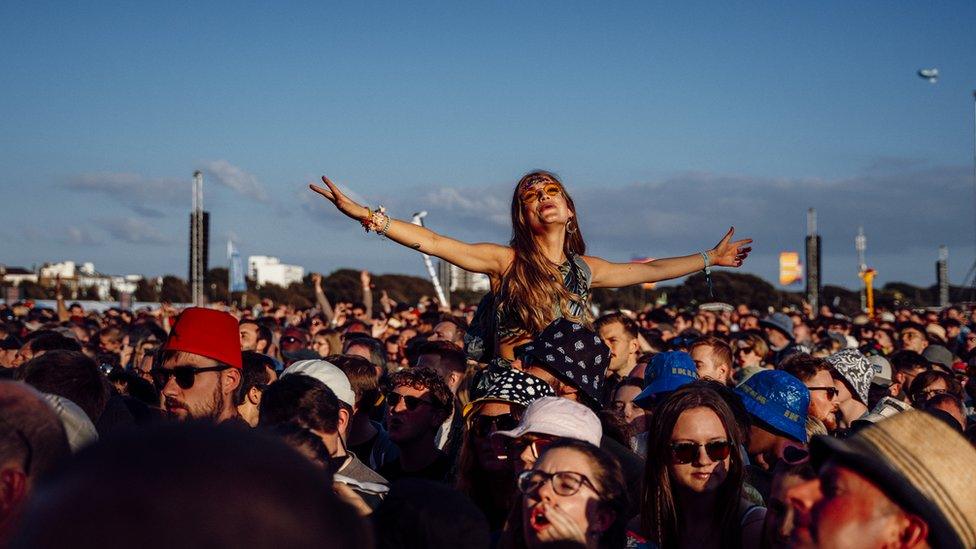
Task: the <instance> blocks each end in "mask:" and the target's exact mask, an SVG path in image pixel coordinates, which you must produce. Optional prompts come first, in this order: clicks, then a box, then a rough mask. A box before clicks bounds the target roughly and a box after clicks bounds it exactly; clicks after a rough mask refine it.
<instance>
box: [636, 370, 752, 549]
mask: <svg viewBox="0 0 976 549" xmlns="http://www.w3.org/2000/svg"><path fill="white" fill-rule="evenodd" d="M741 441H742V433H741V432H740V429H739V426H738V423H737V422H736V419H735V415H734V413H733V411H732V409H731V408H730V407H729V405H728V404H727V403H726V402H725V400H724V399H723V398H722V397H721V396H720V395H719V394H718V393H717V392H716V391H715V390H713V389H711V388H709V387H707V386H703V385H700V384H693V385H688V386H685V387H682V388H680V389H678V390H677V391H675V392H674V393H672V394H671V395H669V396H668V397H667V398H666V399H665V400H664V402H662V403H661V404H660V405H659V406H658V408H656V409H655V413H654V416H653V419H652V421H651V429H650V436H649V440H648V453H647V464H646V468H645V475H644V486H643V497H642V501H641V530H642V534H644V535H647V536H648V540H649V545H650V546H652V547H661V548H670V547H695V548H707V547H758V546H759V543H760V539H761V536H762V524H763V520H764V517H765V509H764V508H762V507H759V506H756V505H752V504H750V503H748V501H747V500H746V499H745V498H744V497H743V486H744V466H743V460H742V454H741V452H740V451H739V445H740V443H741Z"/></svg>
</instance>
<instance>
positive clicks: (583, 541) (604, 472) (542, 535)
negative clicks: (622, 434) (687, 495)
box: [499, 439, 627, 549]
mask: <svg viewBox="0 0 976 549" xmlns="http://www.w3.org/2000/svg"><path fill="white" fill-rule="evenodd" d="M518 490H519V492H520V493H521V495H522V497H521V499H520V500H519V501H518V502H517V503H516V505H515V506H514V507H513V509H512V513H511V515H510V516H509V521H508V523H507V524H506V525H505V532H504V535H503V537H502V541H501V543H500V544H499V547H503V548H522V547H539V546H543V545H546V544H551V543H564V544H566V546H570V544H572V546H582V547H586V548H588V549H595V548H599V547H607V548H610V547H612V548H619V547H624V543H625V539H626V523H627V516H626V512H627V511H626V510H627V491H626V489H625V487H624V479H623V473H621V471H620V464H619V463H617V460H616V459H615V458H614V457H613V456H611V455H610V454H608V453H607V452H605V451H603V450H601V449H600V448H598V447H596V446H594V445H592V444H590V443H588V442H583V441H579V440H572V439H565V440H560V441H557V442H555V443H553V444H552V445H551V446H549V447H548V448H546V450H545V451H544V452H543V453H542V455H541V456H540V457H539V460H538V461H537V462H536V464H535V466H534V467H533V468H532V469H529V470H528V471H523V472H522V473H521V474H520V475H519V477H518Z"/></svg>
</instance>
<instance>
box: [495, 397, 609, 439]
mask: <svg viewBox="0 0 976 549" xmlns="http://www.w3.org/2000/svg"><path fill="white" fill-rule="evenodd" d="M526 433H538V434H540V435H550V436H554V437H560V438H572V439H576V440H582V441H584V442H589V443H590V444H592V445H594V446H600V439H601V438H603V427H602V426H601V425H600V418H598V417H597V415H596V414H595V413H593V410H590V409H589V408H587V407H586V406H584V405H582V404H580V403H578V402H573V401H572V400H568V399H565V398H560V397H542V398H540V399H539V400H536V401H534V402H533V403H532V404H529V407H528V408H526V409H525V414H524V415H523V416H522V421H521V422H519V424H518V426H517V427H515V428H514V429H512V430H509V431H497V432H495V433H493V434H492V436H493V437H509V438H519V437H520V436H522V435H524V434H526Z"/></svg>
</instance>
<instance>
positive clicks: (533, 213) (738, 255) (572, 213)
mask: <svg viewBox="0 0 976 549" xmlns="http://www.w3.org/2000/svg"><path fill="white" fill-rule="evenodd" d="M322 181H323V183H325V186H326V187H325V188H323V187H319V186H316V185H310V188H311V189H312V190H313V191H315V192H317V193H319V194H320V195H322V196H323V197H325V198H326V199H328V200H329V201H330V202H332V204H334V205H335V206H336V208H338V209H339V211H341V212H342V213H344V214H345V215H347V216H349V217H351V218H352V219H355V220H356V221H359V222H360V223H361V224H362V225H363V228H365V229H366V231H367V232H368V231H374V232H376V233H378V234H380V235H383V236H386V237H388V238H389V239H391V240H393V241H394V242H397V243H399V244H402V245H404V246H408V247H410V248H413V249H415V250H417V251H420V252H423V253H426V254H429V255H433V256H435V257H439V258H441V259H444V260H446V261H448V262H449V263H452V264H454V265H457V266H458V267H461V268H462V269H465V270H467V271H472V272H477V273H484V274H487V275H488V276H489V277H490V279H491V288H492V296H493V300H492V298H488V300H489V301H492V307H493V308H494V311H492V312H493V315H494V322H490V323H487V324H486V326H489V325H494V332H495V333H492V334H484V336H485V338H486V339H484V341H485V346H486V347H488V348H485V349H484V352H485V354H484V355H482V356H483V357H485V358H487V357H488V355H492V356H497V357H500V358H501V359H504V360H507V361H512V360H514V359H515V353H514V349H515V347H517V346H519V345H522V344H524V343H527V342H529V341H530V340H531V339H532V337H533V336H534V335H537V334H538V333H540V332H541V331H542V330H543V328H545V327H546V326H548V325H549V324H550V323H552V321H553V320H555V319H556V318H559V317H567V318H570V319H574V320H576V321H585V322H588V321H589V320H591V319H590V318H589V309H588V307H587V304H588V301H589V292H590V288H607V287H609V288H617V287H623V286H630V285H633V284H639V283H643V282H656V281H659V280H667V279H671V278H677V277H680V276H684V275H687V274H689V273H693V272H695V271H699V270H702V269H703V268H705V269H707V268H708V267H710V266H728V267H739V266H740V265H742V262H743V261H745V259H746V257H747V256H748V255H749V251H750V250H751V248H750V247H749V243H750V242H751V240H748V239H746V240H738V241H735V242H733V241H732V235H733V230H732V229H729V231H728V233H727V234H726V235H725V236H724V237H723V238H722V240H721V241H720V242H719V243H718V245H716V246H715V248H712V249H711V250H707V251H701V252H698V253H694V254H690V255H687V256H684V257H676V258H670V259H659V260H657V261H653V262H651V263H611V262H608V261H605V260H603V259H600V258H598V257H594V256H584V254H585V253H586V244H585V242H584V240H583V234H582V231H581V230H580V225H579V223H578V219H577V217H576V206H575V204H574V203H573V199H572V198H571V197H570V196H569V194H568V193H567V192H566V189H565V188H564V187H563V185H562V183H560V181H559V180H558V179H557V178H556V176H555V175H553V174H551V173H549V172H544V171H534V172H531V173H529V174H527V175H525V176H524V177H522V179H521V180H519V182H518V184H517V185H516V186H515V189H514V193H513V195H512V201H511V218H512V239H511V241H510V242H509V245H508V246H501V245H496V244H468V243H464V242H461V241H458V240H454V239H452V238H448V237H446V236H443V235H439V234H437V233H434V232H433V231H431V230H429V229H426V228H424V227H422V226H419V225H414V224H413V223H410V222H407V221H398V220H395V219H393V218H392V217H390V216H389V215H387V214H386V213H385V212H384V211H383V210H382V208H378V209H377V210H375V211H371V210H370V209H369V208H367V207H365V206H361V205H359V204H357V203H356V202H354V201H353V200H351V199H350V198H349V197H347V196H346V195H345V194H344V193H343V192H342V191H341V190H339V188H338V187H337V186H336V185H335V184H334V183H332V182H331V181H329V179H327V178H326V177H322ZM706 272H707V271H706ZM487 302H488V301H483V303H487ZM492 340H493V341H494V345H493V346H490V345H489V344H488V343H489V342H490V341H492Z"/></svg>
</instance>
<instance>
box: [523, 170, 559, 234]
mask: <svg viewBox="0 0 976 549" xmlns="http://www.w3.org/2000/svg"><path fill="white" fill-rule="evenodd" d="M518 193H519V201H520V202H521V204H522V212H523V215H524V216H525V220H526V223H527V224H528V225H529V227H531V228H533V229H539V228H542V227H544V226H546V225H550V224H557V223H561V224H565V223H566V222H567V221H568V220H569V219H570V218H572V217H573V212H572V211H570V208H569V203H568V201H567V200H566V194H565V192H564V191H563V188H562V186H561V185H559V184H558V183H555V182H553V181H551V180H544V179H543V180H539V181H538V182H535V183H532V184H531V185H523V186H522V187H521V188H519V191H518Z"/></svg>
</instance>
